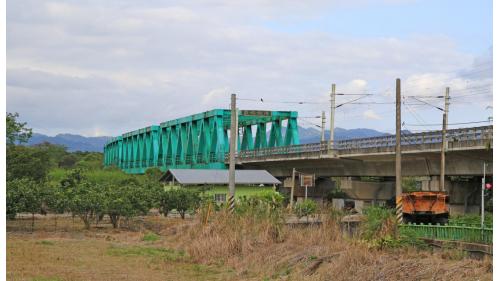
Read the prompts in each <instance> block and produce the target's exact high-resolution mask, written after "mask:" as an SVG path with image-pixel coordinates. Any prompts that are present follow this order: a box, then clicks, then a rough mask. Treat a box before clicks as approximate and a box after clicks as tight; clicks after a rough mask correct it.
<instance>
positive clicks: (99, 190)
mask: <svg viewBox="0 0 500 281" xmlns="http://www.w3.org/2000/svg"><path fill="white" fill-rule="evenodd" d="M66 182H67V183H70V182H71V183H72V184H71V185H68V186H66V188H67V189H66V190H65V194H66V196H67V198H68V209H69V210H70V211H71V212H72V213H73V214H74V215H77V216H79V217H80V218H81V219H82V221H83V223H84V224H85V228H86V229H90V222H91V220H92V219H94V218H95V217H96V216H99V215H100V214H102V213H104V211H105V206H106V201H105V187H104V186H103V185H101V184H93V183H90V182H88V181H86V180H80V181H77V180H71V179H70V180H68V181H66Z"/></svg>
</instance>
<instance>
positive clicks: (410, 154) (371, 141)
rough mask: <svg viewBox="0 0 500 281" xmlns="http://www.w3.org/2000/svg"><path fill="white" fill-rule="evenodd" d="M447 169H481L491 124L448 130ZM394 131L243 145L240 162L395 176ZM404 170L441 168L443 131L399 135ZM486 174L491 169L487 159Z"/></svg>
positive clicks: (276, 169)
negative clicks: (331, 140)
mask: <svg viewBox="0 0 500 281" xmlns="http://www.w3.org/2000/svg"><path fill="white" fill-rule="evenodd" d="M447 139H448V140H449V141H448V149H447V153H446V175H448V176H468V175H470V176H474V175H482V174H483V163H484V161H486V162H490V163H492V161H493V126H484V127H474V128H466V129H454V130H449V132H448V134H447ZM394 144H395V137H394V136H386V137H385V136H384V137H376V138H366V139H354V140H345V141H339V142H336V143H335V149H328V148H329V147H328V144H327V143H326V142H325V143H315V144H305V145H295V146H287V147H275V148H268V149H259V150H252V151H241V152H239V153H238V155H237V164H238V165H240V166H241V167H242V168H252V169H266V170H268V171H269V172H271V174H273V175H274V176H278V177H286V176H290V175H291V171H292V168H296V169H299V170H300V171H302V172H310V173H315V174H316V175H318V176H388V177H391V176H394V158H395V152H394V151H395V148H394ZM401 150H402V154H403V159H402V173H403V176H434V175H439V173H440V153H441V132H440V131H432V132H425V133H419V134H411V135H406V136H402V148H401ZM486 172H487V174H489V175H491V174H492V172H493V167H492V165H488V167H487V171H486Z"/></svg>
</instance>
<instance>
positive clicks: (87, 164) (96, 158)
mask: <svg viewBox="0 0 500 281" xmlns="http://www.w3.org/2000/svg"><path fill="white" fill-rule="evenodd" d="M80 155H81V158H80V161H78V162H77V163H76V166H77V167H78V168H82V169H85V170H101V169H102V167H103V164H102V162H103V154H102V153H100V152H84V153H81V154H80Z"/></svg>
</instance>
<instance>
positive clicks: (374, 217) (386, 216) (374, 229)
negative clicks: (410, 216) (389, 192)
mask: <svg viewBox="0 0 500 281" xmlns="http://www.w3.org/2000/svg"><path fill="white" fill-rule="evenodd" d="M363 214H364V215H365V218H364V220H363V222H362V224H361V235H362V237H363V238H364V239H374V238H378V237H384V236H385V235H386V234H387V233H390V228H391V227H392V226H394V225H395V216H394V214H393V211H392V210H391V209H386V208H382V207H378V206H370V207H367V208H365V209H363Z"/></svg>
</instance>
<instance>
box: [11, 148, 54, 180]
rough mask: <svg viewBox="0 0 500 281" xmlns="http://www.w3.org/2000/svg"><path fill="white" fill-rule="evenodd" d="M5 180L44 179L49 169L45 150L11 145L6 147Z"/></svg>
mask: <svg viewBox="0 0 500 281" xmlns="http://www.w3.org/2000/svg"><path fill="white" fill-rule="evenodd" d="M6 156H7V157H6V158H7V159H6V160H7V180H8V181H9V180H13V179H20V178H30V179H33V180H35V181H43V180H45V178H46V176H47V173H48V171H49V169H50V163H49V156H48V154H47V151H44V150H40V149H37V148H33V147H27V146H20V145H12V146H8V148H7V155H6Z"/></svg>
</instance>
